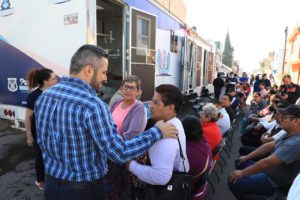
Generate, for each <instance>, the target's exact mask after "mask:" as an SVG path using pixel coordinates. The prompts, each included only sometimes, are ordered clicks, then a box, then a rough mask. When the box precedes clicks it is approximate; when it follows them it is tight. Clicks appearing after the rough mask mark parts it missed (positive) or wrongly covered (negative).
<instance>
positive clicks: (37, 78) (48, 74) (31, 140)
mask: <svg viewBox="0 0 300 200" xmlns="http://www.w3.org/2000/svg"><path fill="white" fill-rule="evenodd" d="M56 83H57V77H56V75H55V74H54V73H53V71H52V70H50V69H47V68H44V69H40V70H39V69H33V70H31V71H30V72H29V74H28V84H29V89H30V90H33V89H34V90H33V91H32V92H31V93H30V94H29V95H28V97H27V105H26V107H27V109H26V116H25V128H26V136H27V145H29V146H32V147H34V149H35V173H36V182H35V184H36V185H37V186H38V187H39V189H40V190H44V188H45V174H44V162H43V157H42V153H41V150H40V148H39V146H38V144H37V143H36V126H35V115H34V104H35V101H36V100H37V99H38V98H39V96H40V95H41V94H42V93H43V91H44V90H46V89H47V88H48V87H50V86H52V85H54V84H56Z"/></svg>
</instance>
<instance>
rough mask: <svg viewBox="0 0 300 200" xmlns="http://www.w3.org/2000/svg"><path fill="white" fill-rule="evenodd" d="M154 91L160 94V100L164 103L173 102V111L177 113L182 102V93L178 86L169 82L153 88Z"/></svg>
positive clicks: (169, 103)
mask: <svg viewBox="0 0 300 200" xmlns="http://www.w3.org/2000/svg"><path fill="white" fill-rule="evenodd" d="M155 91H156V92H157V93H158V94H160V96H161V98H162V102H163V103H164V104H165V105H171V104H174V107H175V108H174V109H175V112H176V113H178V112H179V110H180V107H181V105H182V103H183V95H182V94H181V91H180V90H179V88H178V87H176V86H174V85H170V84H162V85H160V86H158V87H156V88H155Z"/></svg>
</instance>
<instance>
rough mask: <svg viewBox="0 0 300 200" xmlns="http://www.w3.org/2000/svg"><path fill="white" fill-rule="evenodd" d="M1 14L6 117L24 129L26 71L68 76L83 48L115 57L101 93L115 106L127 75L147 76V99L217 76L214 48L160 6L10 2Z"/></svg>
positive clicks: (91, 0) (1, 103)
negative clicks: (164, 88) (160, 90)
mask: <svg viewBox="0 0 300 200" xmlns="http://www.w3.org/2000/svg"><path fill="white" fill-rule="evenodd" d="M5 2H6V3H5V6H3V7H1V9H2V10H0V69H1V73H0V117H1V118H5V119H10V120H13V121H14V122H15V127H16V128H22V127H24V119H25V105H26V98H27V95H28V94H29V92H30V91H28V86H27V80H26V78H27V73H28V72H29V70H30V69H32V68H43V67H46V68H50V69H52V70H53V71H54V72H55V73H56V74H57V75H58V76H64V75H67V74H68V69H69V62H70V58H71V56H72V54H73V53H74V52H75V51H76V50H77V49H78V47H79V46H81V45H83V44H87V43H88V44H95V45H99V46H101V47H103V48H104V49H105V50H106V51H107V53H108V54H109V63H110V64H109V66H110V67H109V71H108V78H109V80H108V83H107V85H106V86H105V87H103V88H102V91H101V93H100V94H99V96H100V97H101V98H102V99H103V100H105V101H108V100H109V99H110V97H111V96H112V95H113V94H114V92H115V91H116V90H117V89H118V88H119V86H120V84H121V81H122V79H123V77H124V76H127V75H130V74H135V75H137V76H139V77H140V78H141V80H142V81H143V84H142V91H143V93H142V100H149V99H151V98H152V95H153V93H154V88H155V86H157V85H160V84H163V83H169V84H173V85H176V86H178V87H179V88H181V90H182V91H183V92H188V91H190V90H194V89H197V88H200V86H201V85H203V84H208V83H209V81H210V79H211V81H212V79H213V78H212V77H213V68H214V64H213V57H214V56H213V50H212V47H211V46H210V43H209V42H207V41H206V40H204V39H203V38H201V37H200V36H199V35H198V34H197V33H196V31H195V30H193V29H189V28H187V27H186V25H185V23H184V22H183V21H180V20H179V19H178V18H176V17H174V16H173V15H172V14H171V13H170V12H167V11H166V10H165V8H163V7H162V6H159V5H158V4H157V3H155V2H156V1H147V0H140V1H132V0H123V1H122V0H85V1H75V0H40V1H34V0H28V1H9V0H5Z"/></svg>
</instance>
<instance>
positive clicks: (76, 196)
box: [45, 176, 105, 200]
mask: <svg viewBox="0 0 300 200" xmlns="http://www.w3.org/2000/svg"><path fill="white" fill-rule="evenodd" d="M45 199H46V200H82V199H84V200H105V182H104V179H99V180H97V181H93V182H72V181H70V182H69V181H64V180H60V179H57V178H54V177H51V176H46V188H45Z"/></svg>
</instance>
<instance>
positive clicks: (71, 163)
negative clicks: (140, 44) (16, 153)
mask: <svg viewBox="0 0 300 200" xmlns="http://www.w3.org/2000/svg"><path fill="white" fill-rule="evenodd" d="M107 70H108V58H107V56H106V54H105V51H104V50H103V49H102V48H101V47H97V46H94V45H83V46H82V47H80V48H79V49H78V50H77V51H76V52H75V54H74V55H73V57H72V59H71V64H70V75H69V76H66V77H62V78H61V79H60V81H59V83H57V77H56V76H55V74H54V72H53V71H51V70H48V69H40V70H34V71H31V72H30V74H29V85H30V88H32V89H33V88H36V89H35V90H33V91H32V92H31V94H30V95H29V96H28V104H27V112H26V132H27V143H28V145H31V146H34V147H35V150H36V184H37V185H38V186H39V188H40V189H43V190H45V193H44V194H45V199H46V200H52V199H53V200H54V199H58V200H59V199H63V200H67V199H120V200H123V199H134V200H142V199H149V196H147V191H148V190H147V188H148V187H149V186H150V185H151V186H153V185H154V186H163V185H166V184H167V183H168V182H169V181H170V179H171V177H172V175H173V173H174V172H187V173H188V174H189V175H190V176H191V177H192V188H191V191H192V197H191V199H193V200H201V199H205V198H206V196H207V193H208V188H209V187H208V184H207V181H206V180H205V181H204V182H203V177H204V176H205V175H207V172H208V171H211V170H214V169H213V167H215V166H212V165H211V163H212V162H214V161H215V162H214V163H217V162H218V160H219V152H217V153H213V152H215V151H216V149H217V148H218V146H219V145H220V144H221V143H222V140H223V138H224V134H225V133H226V132H227V131H228V130H229V129H230V128H231V126H232V123H233V121H234V120H236V112H237V111H238V110H240V109H244V108H245V106H246V100H247V98H248V96H251V95H252V94H251V88H250V85H251V83H250V80H251V79H249V78H248V77H247V74H246V73H243V76H242V77H241V78H239V79H238V78H237V77H235V76H234V74H230V76H229V77H228V78H226V80H225V81H223V80H222V79H221V77H218V78H217V79H216V80H215V81H214V86H215V99H214V100H213V102H211V103H207V104H206V105H205V106H204V107H203V108H202V112H201V116H200V118H198V117H196V116H185V117H184V118H182V119H179V118H178V113H179V112H180V109H181V106H182V105H183V102H184V98H183V95H182V93H181V91H180V89H179V88H177V87H176V86H174V85H170V84H162V85H159V86H157V87H156V88H155V92H154V94H153V98H152V100H151V101H149V102H141V101H140V100H139V97H140V96H141V93H142V90H141V85H142V81H141V80H140V79H139V78H138V77H137V76H134V75H131V76H127V77H125V78H124V79H123V81H122V83H121V86H120V89H119V90H118V91H117V92H116V95H115V96H114V97H113V98H112V100H111V102H110V106H109V105H107V104H106V103H105V102H103V101H102V100H101V99H99V98H98V97H97V96H96V93H97V92H99V89H100V87H101V86H102V84H103V83H104V82H105V81H106V79H107V77H106V73H107ZM263 77H264V76H263ZM257 82H258V83H257ZM283 82H284V85H283V86H280V87H279V88H278V89H276V90H275V87H273V86H274V85H273V82H271V81H267V79H266V78H262V79H261V80H259V79H258V80H256V81H255V82H254V83H253V84H254V86H255V84H256V85H257V84H258V86H259V87H258V89H259V91H255V90H253V91H254V93H253V103H252V105H251V108H250V111H249V115H247V117H246V120H244V121H245V123H247V127H246V128H245V131H244V134H243V135H242V137H241V141H242V143H243V144H244V146H243V147H242V148H241V149H240V153H241V157H240V158H239V160H238V162H237V163H236V164H237V170H236V171H234V172H232V173H231V174H230V175H229V178H228V180H229V187H230V190H231V191H232V192H233V194H234V195H235V197H236V198H237V199H246V198H245V196H246V195H248V196H249V195H272V194H273V192H274V191H275V189H274V188H275V186H276V187H278V186H282V185H283V184H284V185H286V184H291V183H292V181H293V179H294V178H295V176H296V175H297V173H299V170H298V169H300V166H299V165H300V160H299V158H300V156H298V154H297V151H296V148H298V146H299V144H300V143H299V142H298V143H297V141H298V140H300V130H299V127H300V116H299V113H300V107H299V105H296V104H297V103H296V100H297V99H298V98H299V96H300V95H299V92H300V89H299V86H298V85H296V84H293V83H291V78H290V77H289V76H285V77H284V78H283ZM56 83H57V84H56ZM223 87H225V88H226V92H225V94H224V95H222V96H221V94H222V92H221V91H222V88H223ZM216 88H218V89H216ZM220 88H221V89H220ZM298 101H300V100H298ZM149 113H150V114H149ZM254 133H255V134H254ZM277 134H280V135H281V136H280V137H279V136H278V135H277ZM289 152H292V153H289ZM266 154H268V155H266ZM290 154H292V155H290ZM263 156H266V157H263ZM257 166H258V167H257ZM264 170H268V171H267V172H266V173H264ZM278 173H280V174H278ZM284 173H286V174H284ZM261 174H263V175H261ZM252 176H255V178H254V179H251V177H252ZM256 177H257V178H256ZM249 179H250V180H249ZM253 180H257V181H258V182H257V183H256V182H254V181H253ZM251 181H252V182H251ZM268 181H269V182H268ZM249 185H251V186H250V187H249ZM252 185H255V186H254V187H253V186H252ZM259 187H264V188H265V190H263V193H255V192H253V191H255V190H258V191H262V190H261V189H254V188H259ZM247 198H249V197H247ZM154 199H155V198H154ZM252 199H255V198H252Z"/></svg>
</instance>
